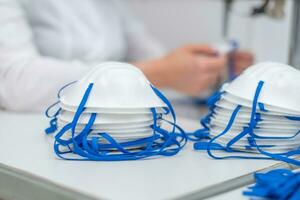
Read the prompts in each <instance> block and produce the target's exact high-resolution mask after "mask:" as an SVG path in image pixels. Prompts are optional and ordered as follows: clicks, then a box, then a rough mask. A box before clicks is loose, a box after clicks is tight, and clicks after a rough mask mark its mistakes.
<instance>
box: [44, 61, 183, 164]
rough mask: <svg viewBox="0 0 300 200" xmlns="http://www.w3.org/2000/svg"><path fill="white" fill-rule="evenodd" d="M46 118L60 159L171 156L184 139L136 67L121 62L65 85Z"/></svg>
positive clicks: (169, 109) (165, 103) (168, 106)
mask: <svg viewBox="0 0 300 200" xmlns="http://www.w3.org/2000/svg"><path fill="white" fill-rule="evenodd" d="M56 107H58V108H57V110H56V111H55V112H52V110H53V109H54V108H56ZM51 112H52V113H54V114H50V113H51ZM167 115H169V116H170V117H169V118H171V120H170V121H169V120H167V119H166V116H167ZM46 116H47V117H49V118H51V120H50V127H49V128H47V129H46V133H47V134H51V133H54V151H55V153H56V154H57V155H58V156H59V157H61V158H63V159H69V160H99V161H118V160H136V159H142V158H147V157H150V156H158V155H163V156H172V155H175V154H177V153H178V152H179V151H180V150H181V149H182V148H183V146H184V145H185V143H186V140H187V139H186V135H185V132H184V131H183V130H182V129H181V128H180V127H179V126H178V125H177V124H176V116H175V112H174V110H173V108H172V106H171V104H170V102H169V101H168V100H167V98H166V97H164V96H163V94H162V93H161V92H160V91H159V90H157V89H156V88H155V87H154V86H153V85H151V83H150V82H149V81H148V80H147V78H146V77H145V76H144V74H143V73H142V72H141V71H140V70H139V69H138V68H136V67H134V66H132V65H130V64H125V63H117V62H108V63H103V64H100V65H98V66H96V67H94V68H93V69H92V70H91V71H90V72H89V73H88V74H87V75H85V76H84V77H83V78H82V79H80V80H78V81H75V82H72V83H70V84H68V85H66V86H64V87H63V88H62V89H61V90H60V91H59V92H58V102H56V103H55V104H53V105H52V106H50V107H49V108H48V109H47V111H46Z"/></svg>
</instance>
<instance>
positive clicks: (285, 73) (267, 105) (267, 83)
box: [191, 62, 300, 166]
mask: <svg viewBox="0 0 300 200" xmlns="http://www.w3.org/2000/svg"><path fill="white" fill-rule="evenodd" d="M208 102H209V103H208V105H209V109H210V111H209V113H208V115H207V116H205V117H204V118H203V119H202V120H201V124H202V126H203V127H204V128H202V129H200V130H197V131H195V132H194V133H193V134H192V135H193V137H191V139H192V140H195V141H196V142H195V144H194V148H195V149H196V150H206V151H207V152H208V154H209V155H210V156H211V157H213V158H216V159H222V158H246V159H275V160H280V161H284V162H287V163H291V164H294V165H297V166H300V161H298V160H296V159H294V158H295V156H297V155H298V154H300V150H299V147H300V134H299V133H300V103H299V102H300V72H299V71H298V70H296V69H295V68H293V67H291V66H288V65H284V64H280V63H272V62H267V63H261V64H257V65H254V66H251V67H250V68H248V69H247V70H246V71H244V72H243V73H242V74H241V75H240V76H239V77H237V78H236V79H235V80H233V81H232V82H231V83H226V84H224V85H223V86H222V88H221V89H220V91H219V92H217V93H216V94H215V95H213V96H212V97H211V98H210V100H209V101H208ZM204 140H205V141H204Z"/></svg>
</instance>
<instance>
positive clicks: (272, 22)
mask: <svg viewBox="0 0 300 200" xmlns="http://www.w3.org/2000/svg"><path fill="white" fill-rule="evenodd" d="M128 2H129V3H130V6H131V8H132V10H133V11H134V14H135V15H136V16H137V17H139V18H140V20H142V21H143V22H144V23H145V24H146V26H147V28H148V29H149V31H150V32H152V33H153V34H154V36H156V37H157V38H158V39H160V41H161V42H162V43H163V44H165V46H166V48H167V49H173V48H175V47H178V46H180V45H183V44H186V43H192V42H199V43H203V42H205V43H216V44H217V43H220V42H222V41H223V39H224V38H223V25H224V7H225V5H224V4H225V2H226V1H224V0H184V1H183V0H143V1H141V0H128ZM264 2H265V1H264V0H235V1H233V3H232V5H231V10H230V12H229V15H230V17H229V18H230V20H228V21H229V22H228V27H227V28H228V38H229V39H234V40H237V41H238V42H239V44H240V46H241V48H245V49H249V50H251V51H252V52H253V53H254V54H255V57H256V62H261V61H267V60H272V61H279V62H284V63H288V62H289V47H290V38H291V34H292V21H293V20H292V16H293V3H294V2H293V0H284V1H282V2H283V4H284V5H283V11H284V13H283V16H279V17H277V18H276V17H275V18H274V17H271V16H270V15H267V14H260V15H257V16H250V13H251V11H252V10H253V8H255V7H260V6H261V5H262V4H263V3H264ZM279 2H280V1H279ZM272 3H274V0H271V1H270V4H272ZM271 6H273V5H271ZM174 22H175V23H174Z"/></svg>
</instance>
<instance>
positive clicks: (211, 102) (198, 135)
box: [187, 91, 224, 142]
mask: <svg viewBox="0 0 300 200" xmlns="http://www.w3.org/2000/svg"><path fill="white" fill-rule="evenodd" d="M223 93H224V92H219V91H217V92H215V93H214V94H212V95H211V96H210V97H209V99H208V100H207V105H208V108H209V112H208V114H207V115H206V116H205V117H203V118H202V119H201V120H200V124H201V126H202V127H203V128H201V129H198V130H196V131H194V132H192V133H187V137H188V140H190V141H195V142H196V141H200V140H203V139H210V137H209V127H208V125H209V123H210V118H211V117H212V115H213V114H214V109H215V103H216V102H217V101H219V100H220V98H221V96H222V94H223Z"/></svg>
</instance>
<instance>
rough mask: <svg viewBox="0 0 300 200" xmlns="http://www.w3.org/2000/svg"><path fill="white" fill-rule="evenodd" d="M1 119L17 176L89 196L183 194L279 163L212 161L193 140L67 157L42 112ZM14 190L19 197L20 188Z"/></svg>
mask: <svg viewBox="0 0 300 200" xmlns="http://www.w3.org/2000/svg"><path fill="white" fill-rule="evenodd" d="M178 121H179V124H180V125H181V126H182V127H183V128H185V129H186V130H195V129H196V128H199V123H198V121H196V120H187V119H184V118H179V119H178ZM0 124H1V125H0V168H1V167H2V168H3V169H2V171H3V170H4V171H6V172H7V171H9V170H12V172H11V173H12V174H13V173H16V174H17V176H18V175H20V176H22V175H24V176H25V177H27V178H28V177H29V179H30V178H32V180H33V181H35V182H36V181H37V182H40V183H41V184H42V183H43V184H45V183H50V184H52V185H54V186H57V187H58V188H63V189H64V190H65V191H66V192H67V191H68V192H69V191H71V192H72V191H74V192H77V194H82V195H86V196H85V197H86V198H87V197H90V199H130V200H134V199H137V200H143V199H172V198H179V197H182V196H184V195H187V194H189V193H191V192H194V191H196V190H200V189H203V188H206V187H208V186H212V185H214V184H218V183H221V182H223V181H226V180H229V179H232V178H236V177H238V176H241V175H245V174H248V173H251V172H253V171H256V170H259V169H262V168H265V167H268V166H270V165H272V164H274V163H276V162H275V161H267V160H213V159H211V158H210V157H208V156H207V155H206V153H205V152H196V151H194V150H193V148H192V143H189V144H188V145H187V146H186V147H185V148H184V149H183V151H182V152H180V153H179V154H178V155H176V156H173V157H159V158H154V159H148V160H140V161H122V162H93V161H65V160H61V159H58V158H57V157H56V156H55V154H54V152H53V145H52V143H51V139H50V138H49V137H48V136H46V135H45V134H44V129H45V127H47V126H48V120H47V119H46V118H45V117H44V116H43V115H42V114H22V113H12V112H4V111H0ZM0 177H1V176H0ZM0 184H1V180H0ZM2 184H3V183H2ZM0 186H1V185H0ZM15 187H18V184H17V183H16V184H15ZM28 187H29V185H28ZM14 190H15V193H16V194H15V195H16V196H18V194H17V193H18V191H21V189H20V188H14ZM2 192H3V191H2ZM33 195H34V194H33ZM2 198H4V197H2ZM32 198H33V199H34V196H33V197H32ZM78 198H79V197H78ZM0 199H1V187H0Z"/></svg>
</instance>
